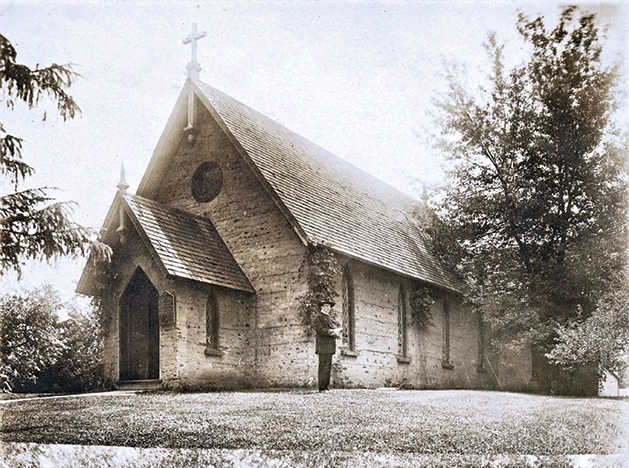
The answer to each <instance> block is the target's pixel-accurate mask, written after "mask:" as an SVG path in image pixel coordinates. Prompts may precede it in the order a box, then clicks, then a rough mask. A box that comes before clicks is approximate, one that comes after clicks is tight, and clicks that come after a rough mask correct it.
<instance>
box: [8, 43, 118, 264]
mask: <svg viewBox="0 0 629 468" xmlns="http://www.w3.org/2000/svg"><path fill="white" fill-rule="evenodd" d="M16 57H17V52H16V50H15V48H14V47H13V45H12V44H11V42H10V41H9V40H8V39H7V38H5V37H4V36H2V35H1V34H0V93H1V94H0V96H1V97H0V99H1V100H3V101H4V102H5V103H6V105H7V107H9V108H10V109H14V107H15V104H16V101H18V102H23V103H25V104H26V106H27V107H28V108H29V109H33V108H34V107H35V106H37V105H38V104H39V103H40V102H41V100H42V99H43V98H48V99H50V100H52V101H53V102H54V103H55V104H56V106H57V111H58V112H59V115H60V116H61V117H62V118H63V119H64V120H66V119H68V118H70V119H71V118H74V117H75V116H76V115H77V113H78V112H80V109H79V107H78V106H77V104H76V103H75V102H74V100H73V99H72V97H71V96H70V95H69V94H67V91H66V90H67V88H69V87H70V86H71V85H72V83H73V80H74V79H75V78H76V77H77V74H76V73H75V72H74V71H72V68H71V67H70V66H69V65H57V64H52V65H51V66H49V67H46V68H39V66H37V67H35V69H30V68H29V67H27V66H26V65H22V64H20V63H18V62H16ZM44 118H45V114H44ZM9 131H11V130H10V129H8V130H5V127H4V125H3V124H2V122H0V174H1V175H2V176H3V177H4V178H5V184H3V186H5V185H7V184H6V183H8V186H10V187H11V189H10V190H11V191H9V192H8V193H4V194H1V195H0V247H1V248H0V275H1V274H3V273H5V272H6V271H7V270H9V269H13V270H15V271H17V272H18V273H20V270H21V265H22V263H23V261H24V260H25V259H39V260H43V259H45V260H49V259H53V258H56V257H59V256H62V255H84V254H86V253H87V252H88V251H90V250H92V251H93V252H95V254H96V257H95V258H107V257H108V255H109V250H108V248H107V247H106V246H105V245H104V244H100V243H98V242H95V241H94V242H93V241H91V240H90V237H91V235H92V233H91V231H90V230H89V229H86V228H84V227H82V226H80V225H78V224H76V223H74V222H72V221H71V220H70V218H69V207H70V206H69V204H67V203H59V202H55V200H54V199H53V198H52V197H51V196H50V195H49V194H48V193H49V191H50V188H48V187H42V188H35V189H26V190H18V188H19V185H20V183H21V182H23V181H24V179H25V178H26V177H28V176H30V175H32V174H33V172H34V169H33V167H31V166H30V165H28V164H27V163H26V162H24V160H23V159H22V139H21V138H18V137H16V136H14V135H12V134H11V133H8V132H9Z"/></svg>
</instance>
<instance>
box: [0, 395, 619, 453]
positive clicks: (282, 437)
mask: <svg viewBox="0 0 629 468" xmlns="http://www.w3.org/2000/svg"><path fill="white" fill-rule="evenodd" d="M628 404H629V403H628V402H626V401H617V400H606V399H595V398H591V399H585V398H584V399H578V398H558V397H546V396H536V395H523V394H508V393H499V392H471V391H402V390H393V391H378V390H336V391H332V392H330V393H326V394H319V393H314V392H305V391H294V392H241V393H240V392H229V393H203V394H169V393H149V394H138V395H124V396H120V395H116V396H114V395H112V396H84V397H80V398H56V399H39V400H31V401H23V402H19V401H12V402H7V403H3V404H2V407H0V411H3V413H4V414H3V417H2V418H0V440H2V441H5V442H38V443H54V444H80V445H85V444H91V445H115V446H129V447H166V448H211V449H264V450H293V451H359V452H375V453H378V452H381V453H421V454H457V453H458V454H479V455H495V454H535V455H564V454H573V455H576V454H609V453H615V452H617V451H618V445H617V444H618V441H619V440H621V439H622V437H623V431H625V430H626V428H625V427H624V425H625V424H626V422H625V421H624V420H623V412H625V411H626V405H628Z"/></svg>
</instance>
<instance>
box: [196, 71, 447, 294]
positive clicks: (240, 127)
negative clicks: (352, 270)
mask: <svg viewBox="0 0 629 468" xmlns="http://www.w3.org/2000/svg"><path fill="white" fill-rule="evenodd" d="M190 85H191V86H193V88H196V89H195V91H196V92H197V94H198V96H199V97H200V98H201V100H202V101H203V102H204V103H205V105H206V106H211V109H213V110H214V112H213V114H215V115H217V116H218V117H219V118H220V119H221V120H222V122H219V123H221V124H222V125H223V126H224V128H226V129H227V131H228V132H229V133H231V135H232V136H233V138H234V139H235V141H236V142H237V143H238V145H240V147H241V151H244V156H245V157H248V158H249V159H250V162H251V163H252V166H253V167H254V168H255V169H256V170H257V171H258V172H259V173H258V176H259V177H261V178H262V179H263V180H264V181H266V182H267V183H268V186H269V187H270V188H271V189H272V190H273V192H274V194H275V195H276V197H275V199H279V201H280V204H281V205H283V206H281V207H280V208H282V210H283V211H284V212H288V213H289V214H290V216H292V218H293V219H292V221H293V225H295V224H296V229H297V230H298V231H301V232H298V234H300V235H301V236H302V238H303V237H304V236H305V237H306V241H307V242H310V243H313V244H325V245H327V246H329V247H330V248H331V249H332V250H335V251H338V252H341V253H343V254H346V255H349V256H351V257H354V258H357V259H360V260H362V261H365V262H368V263H371V264H373V265H377V266H380V267H382V268H385V269H388V270H391V271H394V272H397V273H400V274H402V275H406V276H410V277H412V278H416V279H419V280H422V281H425V282H428V283H431V284H434V285H437V286H440V287H444V288H446V289H450V290H458V289H459V283H458V280H457V279H456V278H455V277H454V276H453V275H452V274H451V273H450V272H449V271H447V270H445V269H444V268H443V266H442V265H441V264H440V263H439V262H438V261H437V260H436V259H435V258H434V257H433V256H432V255H431V254H430V252H429V251H428V250H427V248H426V241H425V239H424V237H423V234H422V232H421V229H420V228H419V226H417V225H416V224H415V223H416V221H414V220H413V218H412V215H411V212H412V210H413V208H414V207H416V206H417V204H418V203H419V201H418V200H416V199H414V198H412V197H409V196H408V195H406V194H404V193H402V192H400V191H398V190H397V189H395V188H393V187H391V186H390V185H388V184H386V183H384V182H382V181H380V180H379V179H377V178H375V177H373V176H371V175H369V174H367V173H366V172H364V171H362V170H360V169H359V168H357V167H356V166H354V165H352V164H350V163H348V162H346V161H344V160H343V159H341V158H339V157H337V156H335V155H333V154H332V153H330V152H329V151H327V150H325V149H323V148H321V147H320V146H318V145H316V144H314V143H312V142H311V141H309V140H307V139H305V138H303V137H301V136H299V135H297V134H296V133H294V132H292V131H290V130H288V129H287V128H285V127H284V126H282V125H280V124H278V123H277V122H275V121H273V120H271V119H270V118H268V117H265V116H264V115H262V114H260V113H259V112H256V111H255V110H253V109H251V108H249V107H247V106H246V105H244V104H242V103H240V102H238V101H236V100H235V99H233V98H231V97H229V96H227V95H226V94H224V93H222V92H220V91H218V90H217V89H215V88H212V87H211V86H208V85H206V84H204V83H201V82H194V83H190ZM208 108H210V107H208ZM211 109H210V110H211Z"/></svg>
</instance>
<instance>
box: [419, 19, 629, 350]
mask: <svg viewBox="0 0 629 468" xmlns="http://www.w3.org/2000/svg"><path fill="white" fill-rule="evenodd" d="M575 14H576V7H566V8H564V9H563V10H562V12H561V15H560V18H559V22H558V24H557V26H556V27H555V28H554V29H552V30H547V29H546V27H545V25H544V21H543V18H542V17H537V18H535V19H530V18H528V17H526V16H525V15H523V14H520V15H519V19H518V22H517V29H518V31H519V33H520V35H521V37H522V39H523V41H524V43H525V44H526V46H527V47H528V48H529V49H528V50H529V51H530V56H529V57H528V60H527V61H526V62H525V63H523V64H521V65H518V66H516V67H514V68H512V69H511V70H506V69H505V65H504V56H503V52H504V46H502V45H499V44H498V41H497V40H496V37H495V35H494V34H490V35H489V39H488V42H487V43H486V44H485V48H486V50H487V51H488V53H489V57H490V59H491V62H492V71H491V74H490V76H489V87H488V88H481V89H480V90H478V91H477V92H469V91H467V90H466V89H464V87H463V85H461V84H460V80H459V79H457V77H456V75H454V74H452V75H451V79H450V85H449V90H448V93H447V94H446V95H445V96H444V98H443V99H442V100H441V101H439V102H438V103H437V106H438V109H439V110H440V112H441V120H440V124H441V126H442V129H443V131H442V135H441V145H442V148H443V149H444V150H445V152H446V154H447V155H448V157H449V159H450V162H451V163H452V166H451V171H450V182H449V184H448V186H447V187H446V189H445V193H444V196H443V197H442V199H443V202H441V203H440V205H439V207H438V213H439V219H435V220H433V221H434V223H433V227H432V232H431V233H432V236H433V240H434V241H435V244H436V249H437V251H438V252H440V253H441V254H442V255H443V256H444V258H446V259H447V260H448V261H450V262H451V263H452V265H454V266H455V268H457V269H458V271H459V272H460V273H461V275H462V276H463V277H464V278H465V280H466V284H467V291H466V295H467V297H468V299H469V300H470V302H471V303H472V304H473V305H474V306H475V307H477V309H478V310H479V311H481V312H482V314H483V317H484V319H485V320H486V321H487V322H488V324H489V325H490V326H491V327H492V328H493V330H494V331H495V332H496V333H497V334H498V335H499V336H503V337H506V338H510V339H511V340H512V342H513V340H515V339H516V338H520V339H521V341H527V342H530V341H531V340H532V341H533V342H537V343H541V344H548V343H550V344H552V343H553V338H554V337H556V336H557V333H558V332H559V333H560V334H561V333H563V332H564V331H565V330H566V328H565V327H576V326H577V325H576V324H580V323H584V321H586V320H587V319H588V317H591V316H592V314H593V313H594V312H595V311H596V310H598V309H599V308H600V307H603V306H602V302H601V301H600V298H601V297H603V296H608V295H609V294H612V293H613V292H614V291H617V290H619V289H624V288H626V284H627V283H626V279H627V278H626V275H625V276H624V277H620V276H621V275H619V274H618V272H620V271H625V270H624V269H623V267H624V266H625V265H626V263H627V226H626V224H627V223H626V221H627V193H628V187H627V161H626V157H627V140H626V136H625V135H622V134H621V133H620V132H618V131H616V129H615V128H614V125H613V119H612V117H613V111H614V110H615V109H616V106H617V103H616V101H615V97H614V96H615V94H614V93H615V90H616V88H615V87H616V85H617V81H618V76H617V73H616V71H615V70H614V69H613V68H609V67H605V66H604V65H603V64H602V63H601V52H602V44H601V40H600V38H599V31H598V28H597V26H596V18H595V16H594V15H591V14H581V15H580V16H579V18H578V19H575ZM605 304H606V305H605V307H611V305H610V304H611V303H610V302H606V303H605ZM624 326H627V324H626V323H625V325H624ZM547 351H548V350H547Z"/></svg>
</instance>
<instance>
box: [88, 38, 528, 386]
mask: <svg viewBox="0 0 629 468" xmlns="http://www.w3.org/2000/svg"><path fill="white" fill-rule="evenodd" d="M192 37H193V40H192V42H195V41H196V39H194V37H197V38H198V37H199V35H196V36H195V34H194V33H193V36H192ZM194 50H195V49H194V48H193V60H192V61H191V62H190V64H189V65H188V70H189V77H188V79H187V81H186V82H185V84H184V86H183V89H182V91H181V93H180V95H179V98H178V100H177V102H176V103H175V105H174V109H173V111H172V113H171V115H170V118H169V119H168V122H167V124H166V127H165V129H164V131H163V133H162V136H161V137H160V139H159V141H158V143H157V146H156V148H155V150H154V153H153V156H152V159H151V160H150V163H149V165H148V167H147V169H146V172H145V174H144V176H143V178H142V180H141V182H140V184H139V186H138V189H137V191H136V193H135V194H131V193H128V192H127V189H128V186H127V184H126V182H125V181H124V173H123V174H122V177H121V182H120V184H119V185H118V192H117V193H116V194H115V197H114V199H113V202H112V204H111V207H110V209H109V212H108V214H107V216H106V218H105V221H104V224H103V230H102V240H103V242H105V243H107V244H108V245H110V246H111V248H112V252H113V254H112V259H111V262H110V263H109V264H108V265H107V266H106V267H98V268H97V267H96V266H94V265H93V264H92V263H90V262H88V264H87V265H86V267H85V269H84V271H83V274H82V276H81V278H80V280H79V283H78V287H77V291H78V292H80V293H83V294H88V295H93V296H98V297H99V298H100V307H101V308H102V310H101V313H102V314H103V315H104V317H106V324H105V326H106V330H105V333H106V339H105V365H106V374H107V376H108V377H109V378H110V379H111V380H112V381H114V382H116V383H117V385H118V386H119V387H120V388H155V387H166V388H168V387H190V388H197V387H198V388H223V389H227V388H231V389H233V388H252V387H256V388H262V387H303V388H310V387H315V385H316V377H317V368H316V367H317V358H316V355H315V349H314V336H313V334H312V333H311V329H310V323H309V320H310V318H309V317H308V316H304V313H303V307H302V306H303V301H304V297H307V295H308V292H309V287H310V286H309V283H308V279H307V277H308V275H307V271H305V270H307V269H308V264H307V261H306V260H307V258H308V256H309V255H310V254H311V253H312V252H313V251H316V249H325V250H326V251H327V252H329V254H330V255H331V256H332V258H333V259H334V262H335V265H336V267H337V268H336V269H335V270H334V272H335V273H334V277H333V278H331V280H332V282H333V284H334V285H336V286H335V288H334V289H335V293H336V294H335V297H334V300H335V302H336V305H335V306H334V308H333V315H334V316H335V318H336V320H337V321H338V322H339V323H340V325H341V326H342V328H343V332H342V334H343V339H342V340H339V343H338V345H339V346H338V348H339V350H338V351H337V353H336V355H335V356H334V363H333V371H332V386H333V387H334V388H355V387H362V388H376V387H403V388H435V389H436V388H465V389H502V390H534V389H535V388H536V382H535V378H534V375H533V372H532V360H531V353H530V350H529V351H528V352H515V351H508V350H506V349H503V350H498V349H496V348H493V347H492V346H490V343H489V340H488V338H487V336H486V335H487V331H486V330H485V327H484V326H483V323H482V321H481V320H480V317H479V316H478V314H476V313H474V312H473V311H472V310H471V309H470V308H469V307H467V306H466V305H465V304H464V301H463V298H462V295H461V293H460V286H461V285H460V280H459V279H458V278H457V277H456V276H455V275H454V274H453V273H452V272H450V271H448V270H447V269H446V268H444V266H443V265H441V264H440V262H439V261H438V259H437V258H435V257H434V256H433V255H432V254H431V253H430V250H429V249H428V247H427V244H426V239H425V237H424V234H423V231H422V226H421V225H420V224H419V223H420V221H418V217H417V210H418V207H420V206H421V203H422V202H421V201H420V200H416V199H414V198H412V197H410V196H408V195H406V194H404V193H402V192H400V191H398V190H397V189H395V188H393V187H391V186H389V185H387V184H386V183H384V182H382V181H380V180H378V179H377V178H375V177H373V176H371V175H369V174H367V173H366V172H364V171H362V170H360V169H359V168H357V167H356V166H354V165H352V164H349V163H348V162H346V161H344V160H343V159H341V158H339V157H337V156H335V155H333V154H331V153H330V152H328V151H326V150H325V149H323V148H321V147H320V146H317V145H316V144H315V143H313V142H311V141H308V140H307V139H305V138H303V137H301V136H299V135H297V134H296V133H294V132H292V131H290V130H289V129H287V128H285V127H284V126H282V125H280V124H278V123H277V122H275V121H273V120H272V119H270V118H268V117H265V116H264V115H262V114H260V113H258V112H256V111H255V110H253V109H251V108H250V107H248V106H247V105H245V104H242V103H241V102H239V101H237V100H236V99H234V98H232V97H230V96H228V95H226V94H224V93H223V92H221V91H219V90H217V89H215V88H213V87H211V86H209V85H208V84H206V83H203V82H202V81H200V79H199V73H198V71H199V70H200V67H199V65H198V63H196V57H195V54H194ZM418 291H420V292H421V291H424V292H425V291H427V292H428V293H429V297H430V299H431V301H430V302H429V303H428V305H427V306H426V307H427V310H426V311H425V312H426V316H427V317H429V320H427V322H426V323H418V320H416V319H415V318H414V317H415V315H416V314H414V313H413V310H414V309H413V307H414V303H415V302H416V301H415V299H416V298H417V292H418Z"/></svg>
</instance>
